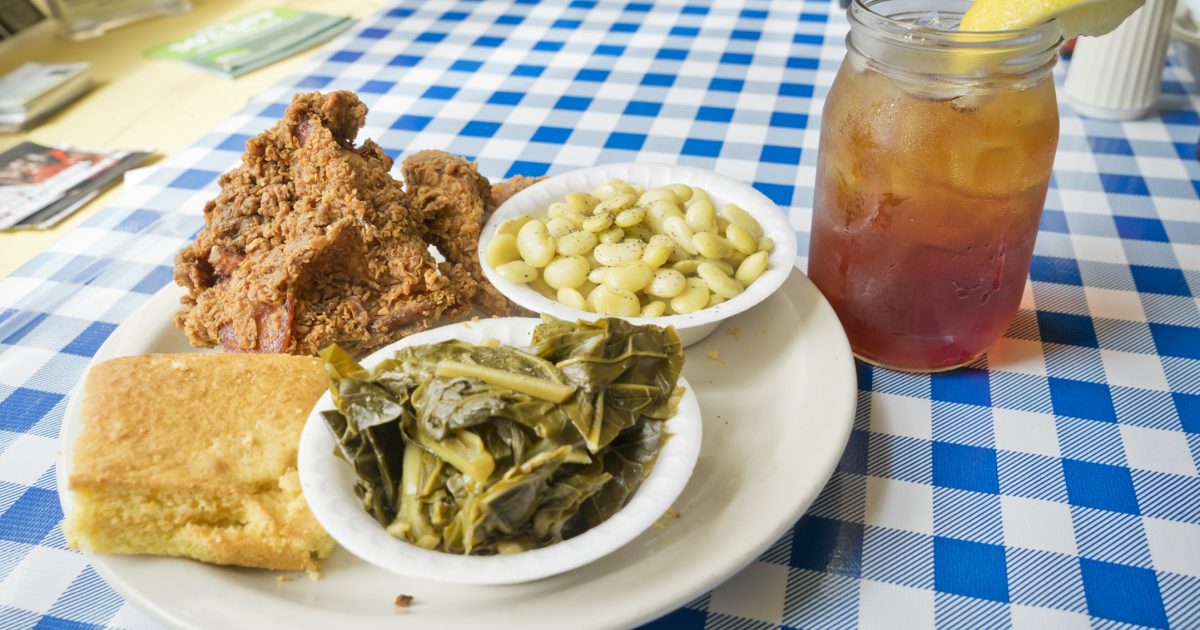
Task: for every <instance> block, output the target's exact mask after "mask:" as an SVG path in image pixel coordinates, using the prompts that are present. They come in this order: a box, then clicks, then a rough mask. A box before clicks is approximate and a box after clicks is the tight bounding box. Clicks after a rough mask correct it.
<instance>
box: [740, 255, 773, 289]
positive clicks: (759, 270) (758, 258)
mask: <svg viewBox="0 0 1200 630" xmlns="http://www.w3.org/2000/svg"><path fill="white" fill-rule="evenodd" d="M767 255H768V254H767V252H755V253H753V254H750V255H749V256H747V257H746V260H743V261H742V264H740V265H738V268H737V273H735V274H734V278H736V279H737V281H738V282H741V283H742V284H744V285H749V284H750V283H751V282H754V281H755V280H758V277H759V276H761V275H762V274H763V272H764V271H766V269H767Z"/></svg>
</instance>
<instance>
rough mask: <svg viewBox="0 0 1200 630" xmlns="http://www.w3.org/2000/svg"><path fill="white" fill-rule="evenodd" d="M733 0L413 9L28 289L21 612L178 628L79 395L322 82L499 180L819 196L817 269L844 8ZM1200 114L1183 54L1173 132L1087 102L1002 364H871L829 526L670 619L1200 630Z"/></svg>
mask: <svg viewBox="0 0 1200 630" xmlns="http://www.w3.org/2000/svg"><path fill="white" fill-rule="evenodd" d="M714 5H715V6H708V5H706V4H702V3H701V2H700V0H662V1H659V2H655V3H653V4H651V3H650V2H639V1H626V0H618V1H608V0H573V1H571V0H545V1H543V2H540V3H539V2H537V0H496V1H490V0H489V1H488V2H477V1H467V0H461V1H459V0H453V1H447V2H424V3H422V2H417V1H415V0H405V1H404V2H402V3H401V4H400V5H398V6H397V7H396V8H394V9H391V10H388V11H386V12H384V13H382V14H380V15H377V16H375V17H374V18H371V19H368V20H365V21H364V22H362V23H361V24H360V25H359V26H358V27H356V28H354V29H352V30H351V31H350V32H348V33H347V34H345V35H344V36H342V37H340V38H339V39H337V40H335V41H334V42H333V43H331V44H330V45H329V46H328V47H327V48H326V49H325V50H324V51H323V52H321V53H319V55H318V60H317V61H316V62H315V63H313V64H311V65H309V66H308V67H307V68H306V69H305V70H304V71H303V72H301V73H299V74H298V75H296V76H293V77H291V78H289V79H287V80H286V81H284V82H283V83H282V84H281V85H279V86H277V87H275V88H273V89H271V90H269V91H268V92H267V93H265V94H262V95H261V96H260V97H259V98H257V99H255V100H254V101H253V102H251V103H250V104H248V105H247V106H246V107H245V108H244V109H243V110H242V111H241V113H239V114H237V115H235V116H234V117H232V118H230V119H229V120H228V121H226V122H225V123H224V124H222V125H221V126H220V127H218V128H217V129H214V130H213V131H212V132H210V133H208V134H207V135H205V136H203V137H202V138H201V139H200V141H198V142H197V143H196V144H195V145H194V146H193V147H191V148H189V149H187V150H185V151H182V152H180V153H179V154H178V155H175V156H173V157H172V158H171V159H170V160H168V161H167V162H166V163H165V164H164V165H163V166H162V167H160V168H157V169H156V170H155V171H154V172H153V174H152V175H151V176H149V178H148V179H146V180H145V181H143V182H141V183H139V184H136V185H127V186H126V188H125V190H124V192H123V194H122V195H121V196H120V198H119V201H118V202H117V203H116V204H115V205H114V206H112V207H109V208H107V209H105V210H103V211H101V212H99V213H98V214H96V215H95V216H94V217H93V218H91V219H90V220H89V221H88V222H87V223H86V224H85V225H83V226H82V227H80V228H78V229H76V230H74V231H72V232H70V233H69V234H68V235H67V236H66V237H65V238H64V239H63V240H61V241H60V242H58V243H56V244H55V245H54V246H52V247H51V248H50V249H49V250H48V251H46V252H45V253H43V254H41V255H39V256H38V257H37V258H35V259H34V260H33V261H32V262H30V263H29V264H27V265H25V266H24V267H23V268H21V269H20V270H19V271H17V272H16V273H14V274H13V275H12V276H11V277H8V278H5V279H4V280H3V281H0V627H2V628H32V627H49V628H68V627H69V628H75V627H91V626H109V627H136V628H141V627H156V626H155V624H154V623H153V622H152V621H150V620H149V619H147V618H146V617H145V616H144V615H142V614H141V613H140V612H139V611H137V610H136V609H134V608H133V607H132V606H130V605H128V604H126V603H124V602H123V601H122V599H121V598H120V597H119V596H118V595H117V594H116V593H115V592H113V591H112V590H111V589H110V588H109V587H108V586H106V585H105V584H104V583H103V581H102V580H100V579H99V577H98V576H97V575H96V573H95V572H94V571H93V569H92V568H90V567H89V566H88V564H87V562H86V561H85V560H84V558H83V557H82V556H81V555H79V554H77V553H75V552H73V551H71V550H69V549H68V548H67V547H66V545H65V544H64V541H63V536H62V532H61V529H60V525H59V524H60V521H61V513H60V511H59V505H58V499H57V497H56V495H55V485H54V475H55V472H54V466H53V461H54V456H55V448H56V442H55V440H56V437H57V435H58V430H59V425H60V421H61V418H62V415H63V409H64V407H65V404H66V400H65V399H66V396H67V394H68V392H69V391H70V390H71V388H72V387H73V386H74V385H75V383H76V382H77V381H78V379H79V378H80V377H81V375H82V374H83V370H84V367H85V366H86V364H87V362H88V360H89V357H90V356H91V355H92V354H93V353H94V352H95V351H96V349H97V348H98V347H99V345H100V344H101V343H102V342H103V341H104V340H105V338H106V337H107V336H108V335H109V334H110V333H111V332H112V331H113V329H114V328H115V327H116V326H117V325H118V324H119V323H120V322H121V321H122V320H123V319H124V318H125V317H126V316H128V315H129V314H130V313H131V312H133V311H134V310H135V309H137V308H138V306H140V305H141V304H142V303H144V302H145V300H146V299H147V298H148V297H149V296H150V295H151V294H152V293H154V292H155V291H156V290H157V289H159V288H160V287H162V286H163V285H164V284H166V283H168V282H170V279H171V257H172V255H173V254H174V252H175V251H176V250H177V249H178V248H179V247H180V246H181V245H182V244H183V243H185V242H186V241H187V240H188V239H189V238H190V236H191V235H192V234H193V233H194V232H195V230H196V229H197V228H198V226H199V225H200V222H201V219H200V214H199V211H200V208H201V206H202V204H203V202H204V201H205V200H206V199H208V198H210V197H212V196H213V194H214V193H215V191H216V178H217V176H218V174H219V173H221V172H222V171H224V170H226V169H228V168H229V167H231V166H232V165H233V164H235V163H236V161H237V160H238V157H239V154H240V152H241V150H242V146H243V143H244V142H245V140H246V139H247V138H248V137H249V136H250V135H252V134H255V133H257V132H259V131H260V130H262V129H264V128H265V127H268V126H270V125H271V124H272V123H273V122H274V120H275V119H276V118H278V117H279V116H280V114H282V113H283V110H284V106H285V104H286V103H287V102H288V100H289V98H290V96H291V95H292V93H294V92H296V91H301V90H304V91H307V90H317V89H319V90H332V89H339V88H345V89H351V90H355V91H357V92H358V93H359V94H361V95H362V97H363V98H364V100H366V101H367V103H368V104H369V105H370V107H371V113H370V116H369V118H368V127H367V129H366V130H365V132H364V133H363V137H365V136H370V137H372V138H375V139H376V140H377V141H378V142H379V143H380V144H381V145H382V146H383V147H385V149H387V150H388V152H389V153H391V154H393V155H394V156H396V155H401V154H403V153H404V152H405V151H407V150H410V149H412V150H416V149H421V148H445V149H448V150H450V151H453V152H457V153H461V154H465V155H468V156H471V157H473V158H474V159H476V160H478V162H479V165H480V168H481V170H482V171H483V172H484V173H485V174H487V175H489V176H491V177H493V178H501V177H506V176H509V175H513V174H517V173H521V174H526V175H540V174H542V173H547V172H558V171H564V170H568V169H572V168H576V167H582V166H589V165H592V164H596V163H598V162H616V161H630V160H644V161H664V162H682V163H687V164H694V165H697V166H700V167H704V168H709V169H713V170H716V171H719V172H722V173H724V174H727V175H730V176H732V177H735V178H738V179H741V180H744V181H747V182H752V183H753V185H754V186H755V187H757V188H758V189H760V190H762V191H763V192H764V193H766V194H767V195H768V196H769V197H771V198H772V199H774V200H775V201H776V202H778V203H779V204H780V205H781V206H784V207H787V208H790V212H791V218H792V222H793V224H794V225H795V226H796V234H797V242H798V244H799V251H800V256H801V263H802V264H803V262H804V258H805V256H806V254H807V251H808V233H807V230H808V226H809V219H810V215H811V203H812V182H813V178H814V165H815V163H816V157H817V154H816V149H817V135H818V127H819V122H820V113H821V107H822V104H823V99H824V96H825V94H826V93H827V91H828V89H829V85H830V83H831V82H832V80H833V77H834V74H835V72H836V70H837V67H838V64H839V62H840V61H841V58H842V55H843V51H844V49H843V36H844V34H845V32H846V29H847V25H846V22H845V19H844V17H843V16H842V13H841V10H840V9H838V7H837V5H836V4H831V3H829V2H826V1H821V0H804V1H800V0H796V1H793V2H776V3H767V2H763V1H761V0H745V1H732V0H731V1H729V2H721V3H714ZM1062 71H1063V68H1062V67H1060V68H1059V69H1058V74H1059V78H1061V76H1062ZM1198 105H1200V91H1198V90H1197V87H1196V84H1195V82H1194V80H1193V78H1192V77H1190V76H1189V75H1188V74H1187V72H1186V70H1183V69H1182V68H1179V67H1177V66H1175V65H1173V64H1171V65H1169V66H1168V68H1167V70H1166V72H1165V76H1164V95H1163V99H1162V107H1163V110H1162V112H1161V115H1160V116H1157V117H1155V118H1152V119H1148V120H1143V121H1138V122H1129V123H1108V122H1096V121H1091V120H1083V119H1081V118H1079V117H1077V116H1075V115H1074V114H1073V113H1071V112H1070V110H1069V109H1068V108H1066V107H1065V106H1064V107H1063V111H1062V114H1063V117H1062V138H1061V141H1060V143H1059V149H1058V158H1057V161H1056V168H1055V173H1054V179H1053V182H1052V186H1051V189H1050V193H1049V196H1048V197H1047V200H1046V210H1045V213H1044V216H1043V219H1042V226H1041V233H1040V235H1039V237H1038V242H1037V250H1036V255H1035V257H1034V260H1033V267H1032V270H1031V272H1030V277H1031V282H1030V283H1029V284H1028V286H1027V291H1026V295H1025V299H1024V301H1023V303H1022V308H1021V311H1020V313H1019V314H1018V315H1017V317H1016V320H1015V321H1014V322H1013V324H1012V326H1011V328H1010V329H1009V330H1008V332H1007V333H1006V335H1005V337H1004V338H1003V340H1002V341H1001V342H999V344H998V345H996V346H995V347H994V348H993V349H992V351H991V352H990V354H989V356H988V358H987V359H986V362H984V363H980V364H978V365H977V366H975V367H973V368H968V369H963V370H958V371H955V372H952V373H948V374H939V375H934V376H919V375H908V374H897V373H893V372H888V371H885V370H880V369H873V368H871V367H868V366H865V365H860V366H859V387H860V393H859V407H858V414H857V418H856V421H855V427H854V432H853V435H852V437H851V439H850V443H849V446H848V448H847V450H846V453H845V456H844V457H843V459H842V461H841V464H840V465H839V466H838V469H837V471H836V472H835V473H834V475H833V478H832V479H831V480H830V482H829V485H828V487H827V488H826V489H825V490H824V492H823V493H822V495H821V496H820V498H819V499H817V501H816V503H815V504H814V505H813V507H812V509H811V511H810V512H809V514H808V515H807V516H805V517H804V518H803V519H801V520H800V522H799V523H798V524H797V525H796V526H795V528H794V529H793V531H792V532H791V533H789V534H788V535H786V536H785V537H784V538H783V539H781V540H780V541H778V543H777V544H775V545H774V546H773V547H772V548H771V549H770V550H769V551H768V552H766V553H765V554H764V555H763V556H762V557H761V558H760V559H758V561H756V562H754V563H752V564H751V565H750V566H749V567H748V568H747V569H746V570H745V571H743V572H742V573H741V574H739V575H737V576H736V577H734V578H733V579H731V580H730V581H729V582H727V583H725V584H724V585H722V586H720V587H718V588H716V589H715V590H714V591H712V592H711V593H710V594H707V595H704V596H703V597H700V598H699V599H697V600H695V601H694V602H692V603H691V604H689V605H688V606H687V607H685V608H682V609H680V610H678V611H676V612H674V613H671V614H670V615H668V616H666V617H664V618H663V619H661V620H659V621H658V622H656V623H655V624H652V625H654V626H656V627H666V628H686V629H691V628H757V627H775V626H779V625H782V626H786V627H797V628H799V627H804V628H839V627H850V626H854V625H856V624H857V625H861V626H867V627H872V626H879V627H897V626H901V625H902V626H906V627H908V626H911V627H920V626H932V625H937V626H942V627H972V628H974V627H993V626H996V627H999V626H1009V625H1013V626H1020V627H1030V628H1048V627H1087V626H1094V627H1106V628H1109V627H1111V628H1116V627H1130V626H1148V627H1168V626H1170V627H1175V628H1198V627H1200V474H1198V472H1197V467H1198V466H1200V298H1198V296H1200V201H1198V200H1197V197H1198V196H1200V162H1197V161H1196V159H1195V152H1196V141H1197V137H1198V136H1200V115H1198V114H1197V109H1198V107H1197V106H1198Z"/></svg>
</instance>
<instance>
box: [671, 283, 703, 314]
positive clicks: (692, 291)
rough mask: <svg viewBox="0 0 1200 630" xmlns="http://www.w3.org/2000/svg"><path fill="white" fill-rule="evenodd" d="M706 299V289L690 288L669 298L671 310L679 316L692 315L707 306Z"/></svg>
mask: <svg viewBox="0 0 1200 630" xmlns="http://www.w3.org/2000/svg"><path fill="white" fill-rule="evenodd" d="M708 298H709V290H708V288H707V287H690V288H688V289H687V290H685V291H684V292H683V293H680V294H679V295H677V296H675V297H673V298H671V310H672V311H675V312H676V313H681V314H683V313H694V312H696V311H698V310H700V309H702V308H705V307H707V306H708Z"/></svg>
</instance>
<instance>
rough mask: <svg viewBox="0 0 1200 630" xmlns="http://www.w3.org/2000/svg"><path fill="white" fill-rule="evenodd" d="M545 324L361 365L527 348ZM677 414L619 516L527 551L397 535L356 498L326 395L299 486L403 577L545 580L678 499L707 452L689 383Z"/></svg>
mask: <svg viewBox="0 0 1200 630" xmlns="http://www.w3.org/2000/svg"><path fill="white" fill-rule="evenodd" d="M539 323H541V321H540V320H538V319H535V318H532V317H502V318H490V319H481V320H479V321H475V322H461V323H458V324H450V325H447V326H442V327H440V328H433V329H431V330H426V331H425V332H421V333H417V334H415V335H412V336H409V337H405V338H404V339H401V340H400V341H397V342H396V343H393V344H391V345H389V346H387V347H386V348H383V349H381V350H379V351H377V352H375V353H374V354H372V355H371V356H369V357H367V358H366V359H364V360H363V361H362V366H363V367H365V368H367V369H371V368H373V367H375V366H376V365H378V364H379V362H380V361H383V360H384V359H390V358H392V357H393V356H395V354H396V351H397V350H399V349H400V348H404V347H406V346H411V345H415V344H425V343H438V342H440V341H446V340H447V339H461V340H463V341H468V342H471V343H476V344H478V343H483V342H484V341H487V340H488V339H494V340H496V341H499V342H500V343H503V344H507V345H510V346H516V347H524V346H528V345H529V342H530V340H531V339H532V337H533V329H534V327H535V326H537V325H538V324H539ZM679 385H680V386H681V387H683V388H684V393H683V396H682V397H681V399H680V401H679V409H678V411H677V413H676V414H675V415H674V416H672V417H671V418H670V419H669V420H667V425H666V427H667V431H668V432H670V434H671V439H670V440H667V443H666V444H665V445H664V446H663V449H662V452H661V453H660V454H659V456H658V462H657V463H656V464H655V465H654V468H653V469H651V472H650V476H649V477H647V478H646V481H645V483H643V484H642V486H641V487H640V488H638V490H637V493H635V494H634V495H633V499H632V500H631V501H630V502H629V504H628V505H626V506H625V507H623V508H621V510H620V511H619V512H617V513H616V514H614V515H613V517H612V518H610V519H608V520H607V521H604V522H603V523H601V524H600V525H598V526H596V527H594V528H592V529H589V530H588V531H586V532H584V533H583V534H580V535H579V536H576V537H574V538H571V539H569V540H564V541H562V542H560V543H558V544H555V545H550V546H549V547H543V548H541V549H533V550H530V551H526V552H524V553H514V554H507V555H495V556H466V555H458V554H449V553H443V552H440V551H431V550H429V549H422V548H421V547H418V546H416V545H414V544H412V543H409V542H408V541H405V540H401V539H398V538H395V537H393V536H390V535H389V534H388V533H387V532H386V531H385V530H384V529H383V527H381V526H380V525H379V522H378V521H376V520H375V518H374V517H373V516H371V515H370V514H368V513H367V511H366V510H364V509H363V506H362V499H359V498H358V496H357V495H356V494H355V493H354V484H355V482H356V479H355V477H354V471H353V470H351V468H350V465H349V464H347V463H346V462H345V460H343V459H342V458H340V457H338V456H337V455H335V454H334V451H335V450H336V449H337V441H336V440H335V439H334V437H333V435H332V434H331V433H330V431H329V427H327V426H326V425H325V419H324V418H323V417H322V416H321V413H322V412H323V411H326V410H330V409H335V407H334V406H333V399H332V397H331V396H330V395H329V392H326V393H325V395H323V396H321V399H320V400H318V401H317V404H316V406H315V407H313V410H312V413H311V414H309V416H308V422H306V423H305V425H304V432H303V434H302V435H301V436H300V452H299V455H298V459H299V469H300V488H301V489H302V490H303V491H304V498H305V500H307V501H308V507H309V509H311V510H312V512H313V516H316V517H317V520H318V521H319V522H320V523H321V526H322V527H324V528H325V531H327V532H329V535H330V536H333V539H334V540H336V541H337V542H338V544H339V545H341V546H342V547H343V548H345V549H346V550H347V551H349V552H350V553H353V554H354V555H356V556H358V557H359V558H362V559H363V560H365V561H367V562H370V563H371V564H373V565H375V566H377V567H379V568H381V569H384V570H386V571H389V572H391V573H396V574H398V575H408V576H412V577H414V578H423V579H427V580H438V581H440V582H454V583H456V584H516V583H517V582H529V581H532V580H539V579H542V578H544V577H549V576H551V575H557V574H559V573H564V572H566V571H570V570H571V569H576V568H579V567H581V566H583V565H585V564H587V563H589V562H593V561H595V560H596V559H597V558H601V557H604V556H606V555H608V554H610V553H612V552H613V551H615V550H616V549H618V548H620V547H621V546H622V545H625V544H627V543H628V542H629V541H631V540H633V539H634V538H637V536H638V535H639V534H641V533H642V532H644V531H646V529H648V528H649V527H650V526H651V525H653V524H654V522H655V521H657V520H658V519H659V518H660V517H661V516H662V515H663V514H664V513H666V511H667V510H668V509H669V508H670V507H671V504H672V503H674V502H675V499H678V498H679V493H680V492H683V488H684V486H686V485H687V482H688V478H690V477H691V476H692V469H693V468H694V467H695V466H696V457H697V456H698V455H699V454H700V437H701V431H702V430H703V429H702V426H701V423H700V403H699V402H697V401H696V393H695V392H694V391H693V390H692V387H691V386H690V385H689V384H688V382H687V379H685V378H683V377H680V379H679Z"/></svg>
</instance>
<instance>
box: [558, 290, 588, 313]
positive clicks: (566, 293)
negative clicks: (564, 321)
mask: <svg viewBox="0 0 1200 630" xmlns="http://www.w3.org/2000/svg"><path fill="white" fill-rule="evenodd" d="M556 297H557V298H558V301H559V303H561V304H564V305H566V306H569V307H571V308H574V309H579V310H581V311H586V310H587V300H586V299H584V297H583V294H582V293H580V292H579V291H576V290H575V289H567V288H562V289H559V290H558V295H557V296H556Z"/></svg>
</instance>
